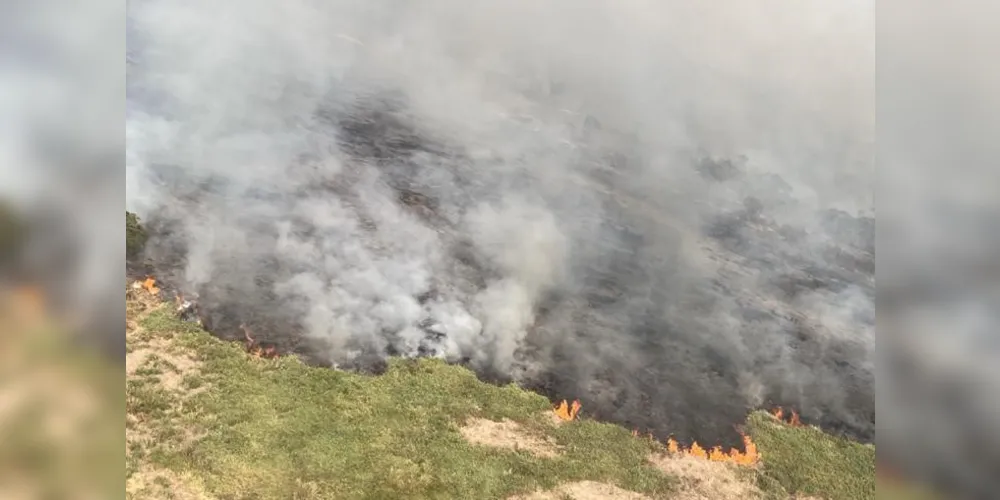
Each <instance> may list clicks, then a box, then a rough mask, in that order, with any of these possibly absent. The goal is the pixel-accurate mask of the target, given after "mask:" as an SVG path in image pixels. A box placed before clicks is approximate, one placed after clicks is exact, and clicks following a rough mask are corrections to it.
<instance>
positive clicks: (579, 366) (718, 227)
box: [146, 106, 875, 445]
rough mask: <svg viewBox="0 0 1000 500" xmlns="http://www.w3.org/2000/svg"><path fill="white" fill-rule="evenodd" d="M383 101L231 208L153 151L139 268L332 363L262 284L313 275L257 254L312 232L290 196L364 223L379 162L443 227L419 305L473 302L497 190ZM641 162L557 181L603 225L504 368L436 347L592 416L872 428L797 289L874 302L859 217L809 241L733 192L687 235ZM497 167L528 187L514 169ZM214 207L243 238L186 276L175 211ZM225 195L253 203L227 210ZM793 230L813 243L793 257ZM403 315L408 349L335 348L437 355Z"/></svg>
mask: <svg viewBox="0 0 1000 500" xmlns="http://www.w3.org/2000/svg"><path fill="white" fill-rule="evenodd" d="M394 109H395V108H392V107H391V106H390V107H388V108H385V109H382V108H376V109H374V110H373V109H367V108H366V109H359V110H354V111H353V112H350V113H347V114H346V115H343V116H338V115H336V114H331V116H330V118H329V120H330V122H331V126H332V127H335V128H336V129H337V131H338V132H337V133H338V135H339V137H340V140H341V149H342V152H343V154H344V155H345V157H346V158H348V159H349V161H346V162H345V163H344V164H345V166H344V168H343V169H342V170H341V171H339V172H337V173H336V174H330V175H324V174H322V172H320V173H319V174H317V175H315V178H314V182H313V183H311V184H310V185H308V186H305V187H299V188H297V189H296V190H293V191H288V192H282V191H280V190H269V188H267V187H260V188H259V189H256V190H252V191H251V192H249V193H246V194H245V195H244V196H246V197H247V199H245V200H243V202H242V203H236V204H234V203H233V202H232V200H230V199H227V198H226V196H227V195H226V194H225V193H226V189H225V187H226V185H225V184H226V183H225V181H224V180H219V179H211V178H209V179H188V178H180V177H177V176H176V175H174V176H171V175H172V174H171V169H170V168H168V167H166V166H165V167H163V168H160V169H158V172H159V173H161V175H162V176H163V182H164V184H166V185H169V186H170V187H171V190H172V192H173V193H174V196H175V199H176V205H175V206H174V207H167V208H165V209H164V210H163V211H162V212H161V213H157V214H153V215H152V216H151V217H149V218H148V221H147V223H148V227H149V232H150V241H149V244H148V246H147V252H146V258H147V259H149V260H150V261H151V262H152V269H149V271H151V272H152V273H153V274H155V275H156V276H157V277H159V278H161V280H163V281H165V282H167V283H168V284H177V285H178V286H181V287H182V288H183V287H189V288H191V287H193V288H194V289H189V290H186V291H187V292H188V294H189V295H191V296H194V297H195V298H196V300H197V302H198V305H199V310H200V312H201V319H202V321H203V324H204V325H205V327H206V329H208V330H209V331H210V332H212V333H213V334H215V335H217V336H219V337H221V338H224V339H229V340H238V341H242V340H243V332H242V331H241V330H240V325H241V324H246V325H247V326H248V327H249V328H250V329H251V330H252V331H253V332H254V334H255V336H256V338H257V340H258V341H260V342H266V343H269V345H275V346H277V348H278V350H279V351H280V352H282V353H294V354H297V355H299V356H300V357H302V358H303V359H304V360H306V361H307V362H309V363H312V364H316V365H326V366H329V365H330V364H331V362H330V359H331V357H332V356H331V353H330V349H331V347H330V346H329V345H327V344H324V343H323V342H322V341H319V340H317V339H316V338H310V337H309V336H307V335H305V334H304V331H305V330H306V328H307V326H306V325H305V323H304V317H303V316H304V313H303V311H302V310H301V309H300V308H299V307H298V306H297V304H296V301H294V300H290V299H288V298H287V297H284V298H282V297H281V296H280V295H279V294H276V293H275V287H276V286H277V284H279V283H282V282H285V281H286V280H288V279H289V278H291V277H292V276H295V275H296V274H297V273H300V272H303V271H308V270H309V269H308V265H306V264H303V263H301V262H300V263H293V262H288V261H285V260H282V259H281V258H279V257H278V256H277V253H276V252H275V251H274V250H273V249H274V248H275V247H276V245H277V244H278V242H279V240H280V239H281V237H282V236H281V234H280V232H279V231H278V229H277V224H276V222H278V221H280V222H281V223H282V224H284V225H285V227H286V228H290V229H288V230H289V231H291V232H293V233H294V234H296V235H297V236H298V237H299V238H303V239H309V238H311V237H313V236H316V237H318V236H320V233H321V232H322V231H324V229H322V228H320V227H318V226H317V224H315V223H314V222H313V221H311V220H309V218H308V217H303V216H301V214H297V213H296V212H295V211H294V210H293V209H292V206H293V204H294V202H295V201H296V200H298V199H301V198H302V197H309V196H318V197H334V198H337V199H338V200H341V202H342V203H343V204H344V206H347V207H353V208H354V209H355V210H354V216H355V217H356V219H357V221H358V225H359V227H360V228H362V230H365V228H367V229H369V230H375V229H377V228H375V227H374V225H375V224H377V223H376V222H375V221H374V220H375V219H374V218H373V217H369V216H368V215H366V213H365V209H364V208H363V204H362V203H353V202H352V200H355V199H357V197H358V196H359V194H358V193H359V190H358V188H357V186H358V185H359V183H362V182H364V180H365V179H370V178H372V177H371V176H372V175H375V177H376V178H377V179H378V183H380V185H382V186H384V187H385V188H386V189H389V190H391V191H392V192H394V193H396V198H395V199H396V203H397V205H398V206H399V207H401V208H402V209H403V210H406V211H408V212H409V213H412V214H414V215H415V216H416V218H417V219H418V220H419V221H420V223H422V224H425V225H427V226H428V227H431V228H433V229H434V230H435V231H437V233H438V234H439V235H440V241H441V246H442V247H443V249H444V250H443V251H444V253H445V254H446V256H447V260H448V262H449V266H448V267H447V268H446V269H442V270H439V274H438V275H436V276H434V277H433V279H432V280H431V284H430V285H429V286H428V287H427V288H426V289H423V290H421V291H419V292H417V293H415V296H414V298H415V299H416V301H417V302H418V303H419V304H420V305H422V306H423V305H425V304H427V303H430V302H433V301H435V300H437V299H438V297H439V296H443V295H448V294H450V295H451V296H456V297H471V296H473V295H475V294H476V293H477V292H480V291H482V290H484V289H485V288H486V287H487V286H489V284H490V283H493V282H496V281H497V280H499V279H502V278H503V271H502V270H501V269H500V268H499V267H498V266H497V265H496V263H495V262H492V261H491V260H490V259H489V258H488V256H486V255H483V254H482V252H480V251H479V250H477V248H478V247H477V245H476V244H474V243H475V242H474V241H472V238H473V235H470V234H468V233H467V232H465V231H463V229H462V224H461V221H462V218H463V217H464V216H465V215H466V213H467V210H468V209H469V208H470V207H471V206H473V205H474V204H475V203H478V202H482V201H489V200H493V199H496V198H497V197H498V193H497V189H496V186H498V185H504V184H502V183H501V182H497V181H498V180H497V179H494V178H492V177H491V174H490V173H488V172H487V173H484V172H482V171H481V170H480V171H474V170H469V169H468V168H467V167H465V166H464V164H465V163H466V162H464V161H463V155H464V152H463V151H462V150H461V148H457V147H450V146H446V145H444V144H445V141H438V140H432V139H428V138H427V137H425V135H422V134H421V133H418V132H417V131H416V129H415V126H414V124H413V123H408V122H407V120H406V119H405V118H401V115H400V114H399V113H397V112H395V111H394ZM428 158H432V159H433V161H428V160H427V159H428ZM595 158H596V159H595ZM637 161H641V159H630V158H629V157H628V155H623V154H621V153H616V152H613V151H612V152H610V153H609V152H607V151H605V152H596V153H594V154H592V155H591V156H590V157H589V158H588V163H587V164H585V165H583V166H581V168H580V169H579V170H578V171H579V172H582V174H581V175H580V177H579V178H577V179H573V180H570V181H568V185H572V186H576V187H575V189H581V190H585V191H586V192H587V194H588V195H589V196H591V197H592V198H593V199H596V200H598V205H597V206H598V207H599V215H600V217H599V221H597V230H596V231H595V233H594V234H600V238H590V239H578V240H573V241H572V248H573V254H572V256H571V261H572V262H571V264H570V269H571V273H570V274H571V277H570V278H568V279H567V280H566V282H565V283H561V284H560V285H559V286H557V287H553V288H552V289H549V290H546V291H545V293H544V294H543V295H542V297H541V298H540V299H539V300H537V302H536V303H535V304H534V314H535V322H534V324H532V325H531V326H530V327H529V328H528V331H527V335H526V337H525V338H524V340H523V342H521V343H520V345H519V348H518V350H517V352H516V356H515V357H516V362H515V363H514V364H513V366H510V367H508V368H507V369H498V368H497V366H495V365H492V364H489V363H482V362H481V361H476V359H477V358H476V356H475V354H476V353H470V352H459V353H449V354H450V359H453V360H454V361H456V362H459V363H464V364H466V365H468V366H469V367H470V368H472V369H473V370H475V371H476V372H477V373H478V374H479V375H480V376H481V377H482V378H484V379H487V380H491V381H495V382H508V381H517V382H519V383H521V384H522V385H524V386H526V387H529V388H531V389H533V390H536V391H538V392H541V393H543V394H545V395H546V396H548V397H550V398H551V399H553V400H559V399H580V400H581V401H582V403H583V408H584V410H585V412H586V413H588V414H589V415H590V416H592V417H594V418H598V419H602V420H608V421H612V422H616V423H620V424H622V425H625V426H627V427H630V428H635V429H637V430H639V431H641V432H643V433H646V432H651V433H653V434H654V435H656V436H659V437H661V438H662V437H666V436H668V435H672V436H675V437H677V438H679V439H680V440H682V441H686V442H687V441H691V440H697V441H699V442H701V443H703V444H709V445H712V444H723V445H736V444H738V443H739V435H738V433H737V431H736V429H735V428H734V427H733V425H734V424H735V423H738V422H742V421H743V420H744V417H745V415H746V413H747V411H748V410H749V409H751V408H752V407H754V406H765V407H767V406H778V405H780V406H788V407H792V408H796V409H797V410H799V411H800V412H801V413H802V416H803V420H804V421H806V422H808V423H815V424H819V425H821V426H823V427H825V428H827V429H830V430H834V431H838V432H842V433H844V434H847V435H850V436H852V437H855V438H858V439H861V440H864V441H872V440H873V439H874V418H875V416H874V375H873V373H872V371H871V370H870V369H868V368H867V367H866V366H864V359H865V357H866V355H867V354H868V349H870V346H871V345H872V344H873V342H874V340H873V338H867V337H865V336H863V335H860V336H859V335H857V334H855V333H852V332H843V331H834V330H837V329H838V328H842V327H843V325H831V324H830V323H829V322H828V321H826V320H825V319H824V318H819V317H815V315H814V314H813V313H814V312H815V309H814V307H812V305H810V303H808V302H806V299H808V298H809V297H827V298H833V297H841V296H845V295H844V294H845V293H847V292H849V291H850V292H852V293H855V294H859V295H860V296H861V297H863V298H864V299H866V300H867V299H872V298H873V293H874V285H873V283H874V282H873V279H874V234H873V231H872V228H873V221H872V220H870V219H865V218H860V217H855V216H852V215H849V214H846V213H842V212H827V213H823V214H817V217H818V218H819V219H820V220H821V221H823V225H820V226H819V227H822V228H824V229H823V230H824V231H825V234H826V237H825V238H824V239H823V243H822V244H817V243H816V242H815V239H814V238H813V239H810V238H809V237H808V235H806V234H804V233H803V230H802V229H800V228H796V227H789V226H787V225H786V226H783V225H782V224H779V223H777V222H775V221H774V220H773V219H772V218H771V217H770V215H769V213H770V210H771V209H772V207H773V205H774V204H776V203H779V204H780V203H782V202H781V200H776V199H775V197H774V196H768V197H764V198H763V200H765V201H762V200H761V199H757V198H754V197H752V196H751V195H748V198H747V200H746V201H745V203H744V204H743V208H741V209H734V210H730V211H722V212H720V213H716V214H714V215H712V216H711V217H705V218H704V227H703V228H697V229H695V230H691V229H689V228H686V227H683V226H677V225H675V224H673V222H671V219H670V218H669V217H665V216H663V214H662V213H660V211H659V210H658V207H659V205H657V204H656V203H652V202H650V201H649V200H644V199H642V198H641V195H637V194H635V193H634V192H633V191H632V190H631V186H632V184H630V183H629V182H628V178H629V175H630V170H629V169H630V168H632V163H634V162H637ZM303 162H304V163H308V159H305V160H303ZM630 162H632V163H630ZM713 162H714V163H713ZM723 163H724V164H720V162H719V161H718V160H712V159H708V160H701V161H699V162H693V164H692V170H693V171H700V172H701V173H702V174H703V175H705V176H706V177H708V179H707V180H706V182H709V183H737V184H740V185H743V186H748V185H755V183H756V184H760V183H764V184H767V183H772V184H773V183H775V182H778V183H780V182H781V180H780V178H778V179H774V178H767V179H763V180H761V179H751V178H750V177H749V174H745V173H744V172H743V171H742V170H741V169H740V168H739V167H738V162H737V163H733V162H728V163H725V162H723ZM479 166H480V168H481V164H480V165H479ZM289 168H291V169H296V168H304V167H302V166H300V165H293V166H291V167H289ZM442 177H447V178H448V179H449V180H450V185H449V187H448V189H447V190H442V189H441V188H440V187H439V186H436V185H435V184H434V182H433V180H435V179H440V178H442ZM505 182H507V184H505V186H507V187H509V186H510V185H512V184H517V182H523V184H520V185H518V186H517V187H518V188H519V189H530V182H526V181H513V182H511V181H505ZM767 192H768V194H769V195H773V193H775V192H779V193H780V192H782V191H781V190H774V189H770V190H768V191H767ZM540 196H543V197H544V196H545V193H542V194H541V195H540ZM791 202H793V201H792V200H789V201H788V203H791ZM220 207H224V208H225V209H226V210H230V211H232V210H236V211H237V213H236V214H235V215H232V216H231V218H230V219H228V221H227V224H235V225H236V226H238V227H240V228H242V229H244V231H242V232H241V234H243V235H245V240H244V241H239V242H234V243H233V244H236V245H239V246H240V248H241V251H240V252H238V253H229V254H227V256H228V257H227V258H226V259H217V260H215V261H213V262H212V268H211V272H210V276H208V277H207V279H202V280H200V281H198V282H197V283H196V284H195V285H191V284H190V283H191V279H190V274H191V272H190V269H189V262H190V260H191V259H189V258H188V257H189V254H190V252H192V248H191V242H192V241H195V240H196V239H197V237H196V236H194V235H192V234H188V233H187V231H188V229H186V228H185V226H184V225H183V224H181V223H179V221H180V220H181V219H183V218H184V217H185V215H183V214H189V213H211V212H212V211H213V210H220V209H222V208H220ZM240 207H265V208H248V209H247V210H246V212H245V213H243V212H239V209H240ZM551 208H552V211H553V212H554V213H555V215H556V217H557V219H559V220H566V221H570V220H573V218H574V216H575V214H574V213H573V210H572V208H571V207H569V208H567V207H566V206H564V205H563V206H560V205H559V204H553V206H552V207H551ZM208 225H211V222H209V223H208ZM324 236H325V235H324ZM571 239H572V236H571ZM803 245H810V246H811V247H810V248H811V249H812V250H815V251H810V252H802V251H801V249H802V247H803ZM692 248H694V249H696V251H697V252H698V253H699V257H700V258H704V259H708V260H710V261H712V262H714V263H716V265H717V268H716V271H714V272H715V275H714V276H713V277H712V278H711V279H702V278H701V277H700V276H698V275H696V273H694V272H693V271H692V266H693V264H692V262H691V261H690V259H689V257H688V256H686V255H687V254H685V251H690V249H692ZM684 249H688V250H684ZM233 255H237V256H238V258H232V256H233ZM831 300H832V299H831ZM853 314H854V316H855V317H853V318H850V319H849V320H847V321H846V323H847V324H848V325H849V326H850V325H861V327H862V329H864V328H863V327H866V326H872V327H873V324H874V318H873V317H870V316H868V315H867V311H866V310H865V308H859V309H858V310H857V311H855V312H854V313H853ZM413 326H415V327H416V328H418V329H420V330H421V331H422V332H423V335H424V338H423V339H422V340H421V341H420V342H419V344H418V345H417V346H414V345H413V344H412V343H411V342H408V341H406V339H404V338H402V337H401V333H400V332H399V331H395V330H392V329H385V330H383V331H378V332H374V333H375V337H376V338H377V339H378V341H372V336H364V337H357V338H352V339H351V340H350V341H349V342H348V343H347V344H346V345H342V346H339V347H338V349H342V350H346V351H348V352H350V353H351V355H350V356H349V361H348V362H347V363H341V364H340V366H341V367H344V368H353V369H359V370H363V371H368V372H375V373H378V372H379V371H380V368H381V367H382V366H384V359H385V358H386V357H387V356H393V355H404V356H425V355H441V354H443V353H442V352H441V350H442V349H443V346H444V345H445V341H446V340H447V336H448V332H447V331H442V330H441V329H440V328H438V326H437V325H435V324H434V322H433V321H431V320H430V319H425V320H421V321H418V322H417V324H416V325H413ZM369 333H372V332H369Z"/></svg>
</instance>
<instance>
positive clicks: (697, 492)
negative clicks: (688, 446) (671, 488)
mask: <svg viewBox="0 0 1000 500" xmlns="http://www.w3.org/2000/svg"><path fill="white" fill-rule="evenodd" d="M650 462H652V463H653V465H654V466H656V468H657V469H659V470H661V471H662V472H663V473H664V474H667V475H668V476H672V477H676V478H679V479H680V482H681V488H680V491H679V492H678V494H677V495H676V496H675V498H677V499H679V500H745V499H754V498H762V493H761V491H760V489H758V488H757V486H756V485H754V484H753V483H752V482H751V481H750V480H749V479H745V478H740V477H739V475H738V474H737V469H736V467H735V466H733V465H731V464H727V463H722V462H712V461H709V460H704V459H701V458H696V457H691V456H683V455H679V456H671V455H658V456H654V457H651V458H650Z"/></svg>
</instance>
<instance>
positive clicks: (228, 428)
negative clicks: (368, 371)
mask: <svg viewBox="0 0 1000 500" xmlns="http://www.w3.org/2000/svg"><path fill="white" fill-rule="evenodd" d="M140 325H141V327H142V329H143V330H144V334H145V335H147V336H148V337H146V338H150V339H155V338H157V337H160V338H170V339H171V343H178V344H180V345H184V346H186V347H188V348H190V349H191V350H192V351H193V352H195V353H196V354H197V356H196V357H197V361H198V363H199V370H198V373H199V375H197V376H193V375H188V376H187V377H186V378H185V379H184V383H183V384H182V386H181V387H183V388H187V387H191V386H196V387H198V388H200V389H202V390H200V391H198V392H197V393H196V394H193V395H190V396H187V397H184V398H183V403H182V404H183V406H184V408H186V410H185V411H184V412H170V411H169V410H167V409H165V404H166V403H165V400H164V398H169V397H171V396H170V395H169V394H165V393H164V391H155V390H152V388H151V387H149V386H146V385H144V384H142V383H136V382H132V385H130V390H129V401H130V405H131V407H132V408H133V409H135V410H136V413H137V414H138V415H139V416H140V417H141V418H143V419H145V420H146V425H147V426H149V427H152V428H153V429H152V430H149V431H147V432H150V433H151V434H153V435H156V436H158V437H162V436H167V435H173V436H179V437H183V436H198V438H197V439H190V440H189V441H188V442H187V443H181V444H179V445H177V446H158V447H156V449H155V451H149V450H146V451H145V452H143V453H146V455H144V456H148V459H149V460H151V461H152V462H153V463H155V464H156V465H157V466H159V467H164V468H168V469H171V470H173V471H175V472H178V473H182V474H194V475H196V476H198V478H199V480H200V482H201V484H203V485H204V487H205V488H206V489H207V491H209V492H210V493H211V494H213V495H215V496H216V497H218V498H223V499H225V498H232V499H236V498H240V499H243V498H258V499H267V498H282V499H284V498H295V497H298V498H406V499H419V498H470V499H471V498H475V499H490V498H507V497H509V496H511V495H514V494H517V493H526V492H531V491H534V490H536V489H539V488H542V489H549V488H553V487H555V486H557V485H559V484H562V483H566V482H571V481H579V480H592V481H600V482H606V483H611V484H615V485H617V486H619V487H621V488H624V489H627V490H632V491H637V492H642V493H646V494H648V495H650V496H651V497H654V498H656V497H663V498H666V497H667V496H666V495H668V493H669V492H670V491H672V487H673V481H672V480H671V479H670V478H668V477H666V476H664V475H663V474H662V473H660V472H659V471H657V470H655V469H654V468H653V467H652V466H650V465H649V464H648V463H647V461H646V459H647V457H648V456H649V453H650V452H651V450H652V449H653V445H652V444H651V443H649V442H647V441H646V440H638V439H634V438H633V437H632V436H631V433H630V432H629V431H627V430H626V429H624V428H621V427H618V426H614V425H610V424H602V423H598V422H594V421H587V420H582V421H577V422H573V423H570V424H564V425H555V424H554V423H553V422H552V420H551V418H550V417H549V415H547V412H548V411H549V410H550V405H549V402H548V401H547V400H546V399H545V398H543V397H542V396H540V395H537V394H535V393H532V392H529V391H525V390H523V389H520V388H518V387H516V386H514V385H508V386H504V387H500V386H494V385H489V384H486V383H483V382H481V381H479V380H478V379H477V378H476V376H475V375H474V374H473V373H472V372H470V371H469V370H467V369H465V368H462V367H458V366H451V365H447V364H445V363H444V362H442V361H438V360H431V359H420V360H404V359H394V360H392V361H391V362H390V365H389V368H388V370H387V371H386V373H384V374H383V375H380V376H374V377H373V376H365V375H360V374H355V373H348V372H343V371H338V370H330V369H324V368H315V367H309V366H306V365H304V364H302V363H301V362H299V361H298V360H297V359H295V358H292V357H285V358H279V359H275V360H264V359H255V358H251V357H249V356H248V355H247V354H246V353H245V352H244V351H243V349H242V348H241V346H240V345H239V344H236V343H227V342H222V341H219V340H217V339H215V338H213V337H211V336H210V335H208V334H206V333H204V332H202V331H200V330H198V329H197V328H196V327H194V326H193V325H191V324H189V323H182V322H180V321H177V320H175V319H174V318H173V317H172V315H171V314H170V313H169V312H168V311H167V310H166V309H159V310H155V311H153V312H151V313H150V314H149V315H148V316H146V317H145V318H143V319H142V321H141V322H140ZM153 345H155V343H154V344H153ZM136 373H137V374H138V376H139V377H141V376H143V374H145V375H148V376H149V377H153V376H155V375H156V373H155V370H153V369H148V370H147V371H144V372H140V371H137V372H136ZM199 377H200V379H201V380H196V379H197V378H199ZM147 399H148V401H147ZM180 399H181V398H180V396H178V400H177V401H175V404H181V403H180ZM471 417H479V418H485V419H490V420H494V421H500V420H502V419H510V420H513V421H515V422H518V423H519V424H521V427H522V429H523V430H524V431H525V432H526V433H530V434H534V435H537V436H543V435H544V436H547V437H548V438H549V439H551V440H553V441H554V444H555V446H557V447H558V449H559V453H558V454H557V455H556V456H554V457H550V458H543V457H539V456H536V455H533V454H531V453H530V452H528V451H525V450H512V449H503V448H493V447H487V446H481V445H476V444H471V443H469V442H468V441H466V439H465V438H463V436H462V434H461V433H460V426H461V425H462V423H463V422H465V421H466V420H467V419H469V418H471ZM157 426H159V427H160V429H159V430H156V429H155V427H157ZM168 427H169V428H172V429H173V430H167V429H166V428H168ZM177 427H181V428H183V432H179V431H178V430H177ZM140 452H141V450H136V451H135V452H134V453H133V454H134V455H136V456H138V454H139V453H140Z"/></svg>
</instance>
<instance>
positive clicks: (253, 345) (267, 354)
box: [240, 324, 278, 359]
mask: <svg viewBox="0 0 1000 500" xmlns="http://www.w3.org/2000/svg"><path fill="white" fill-rule="evenodd" d="M240 330H243V338H244V339H245V340H246V350H247V352H248V353H249V354H250V355H251V356H253V357H256V358H268V359H270V358H276V357H278V348H277V347H275V346H273V345H269V346H266V347H261V346H260V345H259V344H258V343H257V340H256V339H254V338H253V336H252V335H251V334H250V328H247V325H246V324H241V325H240Z"/></svg>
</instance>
